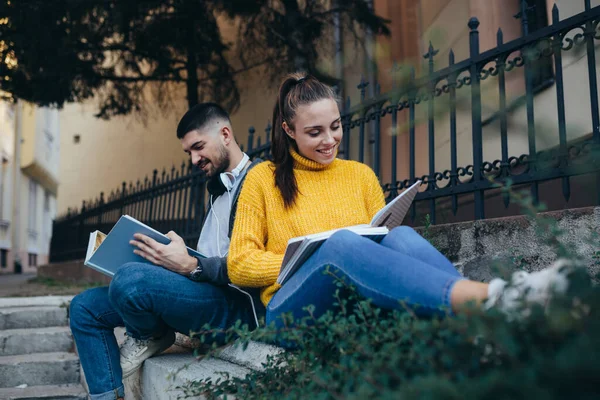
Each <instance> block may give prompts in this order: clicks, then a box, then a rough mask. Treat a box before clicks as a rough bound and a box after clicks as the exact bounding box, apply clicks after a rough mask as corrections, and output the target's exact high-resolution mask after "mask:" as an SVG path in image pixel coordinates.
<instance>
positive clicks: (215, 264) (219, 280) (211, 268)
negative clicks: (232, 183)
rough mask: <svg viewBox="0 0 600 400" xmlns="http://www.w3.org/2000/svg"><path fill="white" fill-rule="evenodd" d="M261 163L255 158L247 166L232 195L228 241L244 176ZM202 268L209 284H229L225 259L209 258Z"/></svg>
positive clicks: (203, 260)
mask: <svg viewBox="0 0 600 400" xmlns="http://www.w3.org/2000/svg"><path fill="white" fill-rule="evenodd" d="M262 161H263V160H261V159H260V158H256V159H254V161H252V164H250V165H249V166H248V171H246V173H245V174H244V176H243V178H242V180H241V182H240V184H239V185H238V187H237V189H236V191H235V192H234V194H233V201H232V202H231V214H230V215H229V233H228V236H229V238H230V239H231V232H232V231H233V223H234V222H235V214H236V211H237V203H238V199H239V198H240V192H241V191H242V186H243V185H244V181H245V180H246V176H248V172H249V171H250V170H251V169H252V168H254V167H255V166H256V165H258V164H260V163H261V162H262ZM208 215H210V204H209V206H208V209H207V210H206V214H205V217H204V219H206V218H208ZM203 225H204V224H203ZM202 267H203V269H204V274H205V275H206V277H208V279H209V282H212V283H214V284H216V285H227V284H228V283H229V277H228V276H227V257H209V258H205V259H202Z"/></svg>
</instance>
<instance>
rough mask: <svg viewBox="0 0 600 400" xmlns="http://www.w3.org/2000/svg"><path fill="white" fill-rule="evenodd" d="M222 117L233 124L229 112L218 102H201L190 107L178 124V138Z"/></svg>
mask: <svg viewBox="0 0 600 400" xmlns="http://www.w3.org/2000/svg"><path fill="white" fill-rule="evenodd" d="M218 119H222V120H225V121H227V122H228V123H229V124H231V120H230V119H229V114H228V113H227V111H225V110H224V109H223V107H221V106H220V105H218V104H217V103H200V104H196V105H195V106H194V107H192V108H190V109H189V110H188V111H187V112H186V113H185V114H184V116H183V117H182V118H181V120H180V121H179V125H177V138H178V139H183V137H184V136H185V135H186V134H187V133H189V132H191V131H194V130H199V129H202V128H204V127H205V126H206V125H208V124H209V123H211V122H213V121H215V120H218Z"/></svg>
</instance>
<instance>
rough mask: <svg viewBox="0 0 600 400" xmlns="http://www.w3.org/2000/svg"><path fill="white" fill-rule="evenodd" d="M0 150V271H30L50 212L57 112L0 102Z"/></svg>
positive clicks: (42, 249) (40, 259)
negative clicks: (0, 163)
mask: <svg viewBox="0 0 600 400" xmlns="http://www.w3.org/2000/svg"><path fill="white" fill-rule="evenodd" d="M0 151H1V157H2V169H1V172H0V274H7V273H27V272H35V271H36V267H37V266H38V265H42V264H45V263H46V262H47V260H48V254H49V247H50V238H51V235H52V220H53V219H54V217H55V215H56V196H57V191H58V176H59V154H60V128H59V120H58V111H57V110H52V109H48V108H38V107H34V106H32V105H29V104H27V103H24V102H18V103H16V104H11V103H7V102H0Z"/></svg>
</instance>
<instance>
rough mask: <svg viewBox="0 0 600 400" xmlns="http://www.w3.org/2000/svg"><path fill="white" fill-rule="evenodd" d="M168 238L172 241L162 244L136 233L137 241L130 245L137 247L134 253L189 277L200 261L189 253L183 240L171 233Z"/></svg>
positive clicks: (132, 241)
mask: <svg viewBox="0 0 600 400" xmlns="http://www.w3.org/2000/svg"><path fill="white" fill-rule="evenodd" d="M166 236H167V237H168V238H169V239H171V243H169V244H166V245H165V244H161V243H158V242H157V241H156V240H154V239H152V238H151V237H148V236H146V235H143V234H141V233H136V234H135V235H133V237H134V238H135V240H130V241H129V244H132V245H134V246H136V247H137V249H135V250H134V251H133V252H134V253H135V254H137V255H139V256H142V257H143V258H144V259H146V260H148V261H150V262H151V263H154V264H156V265H159V266H161V267H164V268H166V269H168V270H171V271H173V272H177V273H178V274H181V275H186V276H187V275H189V274H190V272H192V271H193V270H194V269H196V267H197V266H198V260H197V259H196V258H195V257H192V256H190V255H189V254H188V252H187V247H186V245H185V242H184V241H183V238H182V237H181V236H179V235H177V234H176V233H175V232H173V231H170V232H169V233H167V234H166Z"/></svg>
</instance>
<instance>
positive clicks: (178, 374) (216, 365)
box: [132, 354, 250, 400]
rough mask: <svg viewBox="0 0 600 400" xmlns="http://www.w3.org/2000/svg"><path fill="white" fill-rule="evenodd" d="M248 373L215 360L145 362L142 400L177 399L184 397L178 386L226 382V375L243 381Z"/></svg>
mask: <svg viewBox="0 0 600 400" xmlns="http://www.w3.org/2000/svg"><path fill="white" fill-rule="evenodd" d="M248 372H250V370H249V369H247V368H244V367H241V366H239V365H235V364H232V363H229V362H227V361H223V360H220V359H216V358H207V359H203V360H200V361H197V360H196V358H195V357H194V356H193V355H192V354H162V355H160V356H156V357H152V358H149V359H148V360H146V361H145V362H144V366H143V369H142V373H141V383H140V389H141V391H140V397H141V398H142V399H144V400H170V399H175V398H178V396H180V395H182V394H183V391H182V390H181V389H177V386H181V385H185V384H187V383H189V382H192V381H198V380H202V379H207V378H210V379H212V380H216V379H219V378H221V379H223V378H224V376H225V375H224V373H227V374H229V375H230V376H235V377H243V376H245V375H246V374H247V373H248ZM132 392H135V390H133V391H132ZM194 398H197V397H194Z"/></svg>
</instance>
